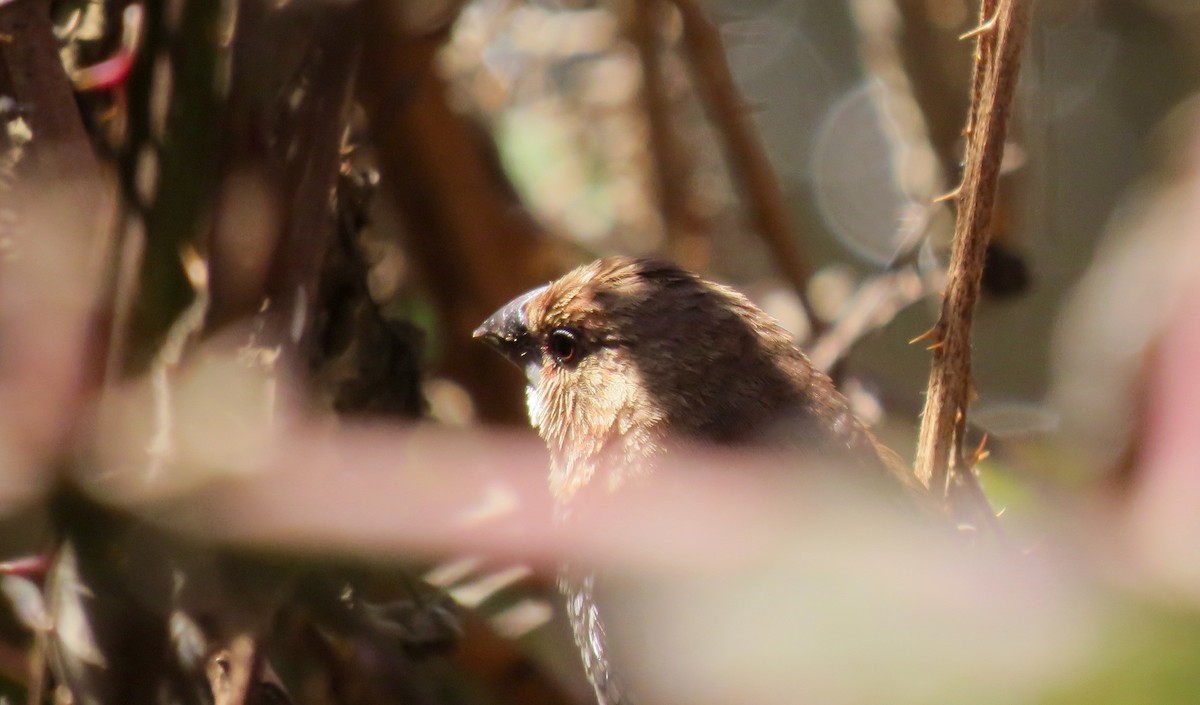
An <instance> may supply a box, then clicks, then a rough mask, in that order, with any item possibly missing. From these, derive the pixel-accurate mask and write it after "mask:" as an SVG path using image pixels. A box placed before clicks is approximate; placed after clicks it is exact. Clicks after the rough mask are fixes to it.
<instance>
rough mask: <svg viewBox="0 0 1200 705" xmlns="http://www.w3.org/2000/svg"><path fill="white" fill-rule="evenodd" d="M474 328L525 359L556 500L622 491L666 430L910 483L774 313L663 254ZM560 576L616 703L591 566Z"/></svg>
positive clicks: (579, 633)
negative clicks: (782, 451) (792, 453)
mask: <svg viewBox="0 0 1200 705" xmlns="http://www.w3.org/2000/svg"><path fill="white" fill-rule="evenodd" d="M474 336H475V337H476V338H478V339H481V340H483V341H484V342H486V343H488V344H489V345H491V346H492V347H494V348H495V349H496V350H498V351H499V352H501V353H502V354H503V355H505V356H506V357H507V358H508V359H509V360H511V361H512V362H514V363H515V364H516V365H517V366H518V367H520V368H521V369H522V370H523V371H524V372H525V375H526V381H527V383H528V384H527V387H526V404H527V409H528V413H529V420H530V423H531V425H532V426H533V428H534V429H535V430H536V431H537V432H538V434H539V435H540V436H541V438H542V439H543V440H544V441H545V443H546V446H547V448H548V451H549V455H550V472H549V489H550V492H551V493H552V495H553V497H554V499H555V500H556V503H557V505H558V506H560V507H568V506H570V505H571V503H572V501H573V500H574V499H575V498H576V497H577V496H579V495H580V493H583V492H588V491H596V492H603V493H617V492H620V490H621V488H622V487H623V486H624V485H626V484H627V483H629V482H632V481H634V480H635V479H636V478H638V477H639V476H643V475H646V474H648V473H652V472H653V469H654V467H655V463H656V462H657V461H658V460H659V459H660V458H662V457H664V455H665V454H666V453H668V452H669V449H670V448H673V447H677V446H678V445H680V444H683V445H688V444H694V445H697V446H718V447H719V446H726V447H728V446H765V447H786V448H792V449H795V450H797V451H801V452H803V453H805V454H810V455H812V456H813V457H817V458H821V459H827V460H835V461H837V463H838V467H846V468H847V469H848V470H849V471H851V472H855V473H858V474H860V475H861V476H863V477H865V478H870V481H871V482H875V483H877V484H879V485H881V486H885V487H888V488H895V489H897V490H898V491H899V492H898V493H899V494H900V495H905V496H908V495H913V494H916V493H920V492H921V491H922V490H923V487H921V486H920V485H919V483H918V482H917V481H916V479H915V477H913V476H912V474H911V472H910V471H909V470H908V469H907V467H905V465H904V463H903V462H902V461H901V460H900V458H899V457H898V456H896V454H895V453H893V452H892V451H891V450H889V449H888V448H886V447H885V446H883V445H882V444H881V443H879V442H878V441H877V440H876V439H875V437H874V436H873V435H872V434H871V432H870V431H869V430H868V429H867V427H866V426H865V425H864V424H863V423H862V422H861V421H860V420H859V419H858V418H857V417H856V416H855V415H854V413H853V411H852V410H851V406H850V403H849V402H848V401H847V399H846V398H845V397H844V396H842V395H841V394H840V393H839V392H838V391H837V389H836V388H835V386H834V384H833V382H832V381H831V380H830V379H829V377H828V376H826V375H825V374H824V373H822V372H821V371H819V370H817V369H816V368H814V367H813V365H812V364H811V363H810V362H809V360H808V358H807V357H806V356H805V355H804V353H803V351H802V350H801V348H800V346H799V345H798V344H797V343H796V341H795V339H794V338H793V337H792V336H791V335H790V334H789V333H788V332H787V331H786V330H785V329H784V328H783V327H782V326H781V325H780V324H779V323H778V322H777V321H776V320H775V319H773V318H772V317H771V316H769V315H768V314H767V313H765V312H764V311H762V310H761V309H760V308H759V307H757V306H756V305H754V304H753V303H752V302H751V301H750V300H749V299H748V298H747V297H746V296H744V295H742V294H741V293H739V292H737V291H736V290H734V289H732V288H730V287H727V286H724V285H721V284H717V283H714V282H711V281H708V280H706V279H704V278H702V277H700V276H699V275H697V274H695V273H693V272H690V271H687V270H684V269H682V268H680V267H678V266H677V265H675V264H673V263H671V262H668V261H664V260H656V259H643V258H633V257H626V256H614V257H608V258H604V259H600V260H597V261H595V262H592V263H590V264H585V265H583V266H580V267H578V268H576V269H574V270H573V271H571V272H569V273H567V274H566V275H564V276H562V277H561V278H559V279H557V280H555V281H553V282H550V283H549V284H546V285H544V286H541V287H538V288H536V289H534V290H532V291H529V292H527V293H525V294H522V295H521V296H518V297H517V298H515V299H513V300H512V301H510V302H508V303H507V304H505V305H504V306H503V307H502V308H500V309H499V310H498V311H496V312H495V313H494V314H492V315H491V316H490V317H489V318H487V320H486V321H484V322H483V324H482V325H480V326H479V327H478V329H476V330H475V332H474ZM559 587H560V589H561V591H562V592H563V593H564V595H565V598H566V603H567V617H568V620H569V621H570V622H571V627H572V631H573V634H574V638H575V642H576V645H577V647H578V648H579V649H580V653H581V657H582V660H583V665H584V670H585V672H586V674H587V676H588V679H589V681H590V682H591V683H592V685H593V688H594V690H595V692H596V696H597V700H598V702H599V703H600V705H629V704H630V703H632V697H631V696H630V695H629V693H628V691H627V689H626V687H625V686H624V684H623V683H622V682H621V679H620V678H619V674H616V673H614V672H613V669H612V667H611V663H610V659H609V654H608V647H607V643H606V637H605V633H604V621H603V615H602V614H601V612H602V610H601V609H600V608H599V607H598V606H597V604H596V600H595V575H594V574H593V573H590V572H587V571H580V570H575V569H571V568H570V567H569V566H568V567H566V568H564V569H562V570H561V571H560V576H559Z"/></svg>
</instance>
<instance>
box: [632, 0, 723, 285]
mask: <svg viewBox="0 0 1200 705" xmlns="http://www.w3.org/2000/svg"><path fill="white" fill-rule="evenodd" d="M667 7H668V6H667V5H666V4H665V3H663V2H661V0H644V1H642V2H635V3H632V4H631V9H632V17H631V18H630V28H629V35H630V38H631V39H632V40H633V44H634V46H636V47H637V51H638V56H639V57H640V58H641V65H642V90H641V103H642V110H643V112H644V113H645V116H646V124H647V127H648V128H649V132H650V152H651V154H652V157H653V161H654V172H655V173H654V176H655V184H656V190H657V194H656V195H657V196H658V209H659V213H660V214H661V216H662V221H663V230H664V231H665V232H666V236H667V243H668V245H669V247H670V249H671V254H672V256H673V257H674V258H675V259H676V261H678V262H679V263H680V264H682V265H684V266H686V267H688V268H690V269H705V268H706V267H707V259H708V257H707V254H708V253H707V248H704V247H697V245H698V244H700V243H699V241H698V238H697V237H696V236H698V235H701V234H702V233H703V231H704V230H705V227H704V226H705V223H703V222H702V219H701V218H700V217H699V215H698V214H697V213H696V212H695V209H694V208H692V207H691V206H690V204H689V194H688V184H687V176H688V164H687V163H686V159H685V157H684V155H683V153H682V152H681V151H680V145H679V138H678V132H677V130H678V128H677V127H676V126H675V124H674V121H673V119H672V115H671V101H670V97H669V96H668V94H667V85H666V80H665V77H664V75H663V69H664V67H663V61H662V48H663V47H662V32H661V27H662V23H663V19H664V17H665V12H664V11H665V10H666V9H667Z"/></svg>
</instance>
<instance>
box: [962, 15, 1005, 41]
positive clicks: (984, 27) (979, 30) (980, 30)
mask: <svg viewBox="0 0 1200 705" xmlns="http://www.w3.org/2000/svg"><path fill="white" fill-rule="evenodd" d="M999 15H1000V13H999V12H998V11H997V12H996V14H994V15H992V18H991V19H990V20H988V21H987V22H984V23H983V24H981V25H979V26H978V27H976V28H975V29H973V30H971V31H969V32H966V33H965V34H960V35H958V40H959V41H966V40H968V39H974V38H975V37H978V36H979V35H981V34H987V33H988V32H990V31H992V30H993V29H995V28H996V19H997V18H998V17H999Z"/></svg>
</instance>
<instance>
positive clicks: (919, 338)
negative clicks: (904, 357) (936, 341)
mask: <svg viewBox="0 0 1200 705" xmlns="http://www.w3.org/2000/svg"><path fill="white" fill-rule="evenodd" d="M935 335H937V326H934V327H933V328H930V329H929V330H927V331H925V332H924V333H922V334H920V335H918V336H917V337H915V338H913V339H912V340H910V341H908V344H909V345H916V344H917V343H919V342H921V341H923V340H929V339H930V338H932V337H934V336H935Z"/></svg>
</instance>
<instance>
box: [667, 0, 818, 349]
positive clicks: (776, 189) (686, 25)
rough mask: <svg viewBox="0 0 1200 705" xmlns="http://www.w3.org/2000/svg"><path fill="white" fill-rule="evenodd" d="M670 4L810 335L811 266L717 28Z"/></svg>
mask: <svg viewBox="0 0 1200 705" xmlns="http://www.w3.org/2000/svg"><path fill="white" fill-rule="evenodd" d="M671 3H672V4H673V5H675V7H676V8H677V9H678V10H679V16H680V18H681V19H682V20H683V50H684V53H685V54H686V56H687V59H688V62H689V63H690V64H691V68H692V74H693V76H694V77H695V81H696V88H697V90H699V92H700V95H701V98H702V99H703V101H702V102H703V103H704V104H705V106H706V108H707V110H708V113H709V117H710V118H711V119H712V121H713V124H714V126H715V127H716V129H717V132H718V133H719V134H720V135H721V139H722V140H723V141H724V145H723V146H724V149H725V158H726V159H727V160H728V161H729V167H730V171H732V172H733V177H734V182H735V183H737V185H738V187H739V189H740V191H741V195H742V198H743V199H744V200H745V203H746V208H747V209H748V210H749V211H750V221H751V223H752V224H753V226H754V229H755V230H757V231H758V233H759V235H761V236H762V238H763V240H764V241H766V244H767V247H769V248H770V250H771V254H772V255H773V256H774V258H775V260H776V261H777V262H778V263H779V269H780V271H781V273H782V274H783V276H784V277H785V278H786V279H787V280H788V281H789V282H790V283H791V285H792V287H793V288H794V289H795V290H796V295H797V296H799V297H800V302H801V304H803V306H804V312H805V314H806V315H807V316H808V319H809V324H810V325H811V327H812V335H813V336H814V337H815V336H816V335H819V334H820V333H821V330H822V328H823V326H822V323H821V319H820V318H819V317H818V316H817V315H816V313H815V311H814V310H813V308H812V304H811V303H810V302H809V300H808V291H807V289H808V280H809V277H810V276H811V274H812V268H811V266H810V265H809V263H808V260H807V258H806V257H805V256H804V253H803V252H801V251H800V248H799V246H798V245H797V243H796V233H795V231H794V229H793V227H792V223H791V219H790V218H789V216H788V210H787V206H786V204H785V203H784V198H783V189H782V188H781V187H780V185H779V179H778V178H777V177H776V176H775V171H774V169H772V168H771V162H770V160H769V159H767V152H766V149H765V148H764V147H763V144H762V140H761V139H760V138H759V136H758V132H757V129H756V128H755V126H754V123H753V121H752V120H751V119H750V114H749V113H748V112H747V111H746V108H745V105H744V104H743V103H742V99H741V96H739V95H738V92H737V86H736V85H735V84H734V82H733V75H732V73H730V71H729V64H728V63H727V62H726V60H725V51H724V48H723V46H722V44H721V33H720V30H719V29H718V28H717V26H716V25H715V24H713V23H712V21H711V20H709V19H708V17H706V16H705V15H704V12H703V11H701V9H700V7H699V5H697V4H696V2H695V0H671Z"/></svg>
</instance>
